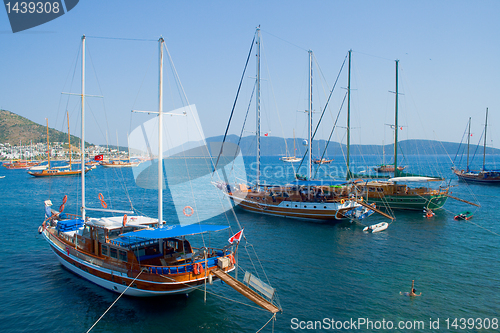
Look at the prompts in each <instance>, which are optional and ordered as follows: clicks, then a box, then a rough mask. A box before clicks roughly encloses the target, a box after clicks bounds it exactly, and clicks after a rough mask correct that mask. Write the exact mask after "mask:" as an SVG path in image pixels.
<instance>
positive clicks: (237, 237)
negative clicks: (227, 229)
mask: <svg viewBox="0 0 500 333" xmlns="http://www.w3.org/2000/svg"><path fill="white" fill-rule="evenodd" d="M244 229H245V228H243V229H241V230H240V231H238V232H237V233H235V234H234V235H233V236H231V238H229V239H228V240H227V241H228V242H229V243H231V244H233V242H234V241H237V242H238V243H239V242H240V240H241V237H243V230H244Z"/></svg>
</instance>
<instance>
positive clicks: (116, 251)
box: [109, 247, 118, 259]
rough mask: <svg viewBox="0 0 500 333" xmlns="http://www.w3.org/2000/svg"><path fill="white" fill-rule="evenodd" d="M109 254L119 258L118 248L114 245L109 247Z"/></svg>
mask: <svg viewBox="0 0 500 333" xmlns="http://www.w3.org/2000/svg"><path fill="white" fill-rule="evenodd" d="M109 256H110V257H111V258H116V259H118V250H117V249H115V248H113V247H111V248H109Z"/></svg>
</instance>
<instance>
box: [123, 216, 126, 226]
mask: <svg viewBox="0 0 500 333" xmlns="http://www.w3.org/2000/svg"><path fill="white" fill-rule="evenodd" d="M125 224H127V214H125V215H123V226H125Z"/></svg>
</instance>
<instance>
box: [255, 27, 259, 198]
mask: <svg viewBox="0 0 500 333" xmlns="http://www.w3.org/2000/svg"><path fill="white" fill-rule="evenodd" d="M255 33H256V35H257V36H256V37H257V38H256V41H255V44H256V45H257V61H256V64H257V65H256V66H257V68H256V71H257V76H256V81H255V85H256V88H257V89H256V91H257V94H256V96H255V107H256V114H257V115H256V116H257V119H256V121H255V124H256V129H255V135H256V138H257V144H256V145H257V156H256V160H257V175H256V179H255V185H257V188H258V186H259V184H260V26H259V27H257V31H256V32H255Z"/></svg>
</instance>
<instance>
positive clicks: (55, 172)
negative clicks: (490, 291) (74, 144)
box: [28, 116, 90, 177]
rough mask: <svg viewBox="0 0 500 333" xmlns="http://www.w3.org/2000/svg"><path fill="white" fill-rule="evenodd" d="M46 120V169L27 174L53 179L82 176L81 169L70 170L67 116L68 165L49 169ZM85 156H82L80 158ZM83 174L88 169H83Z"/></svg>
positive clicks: (29, 171)
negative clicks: (56, 177)
mask: <svg viewBox="0 0 500 333" xmlns="http://www.w3.org/2000/svg"><path fill="white" fill-rule="evenodd" d="M46 120H47V168H45V169H43V170H32V169H30V170H28V173H29V174H30V175H32V176H34V177H55V176H78V175H81V174H82V169H79V170H71V136H70V133H69V116H68V144H69V165H65V166H60V167H52V168H51V167H50V146H49V120H48V119H46ZM83 155H85V154H82V156H83ZM84 170H85V173H86V172H88V171H89V170H90V168H84Z"/></svg>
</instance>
